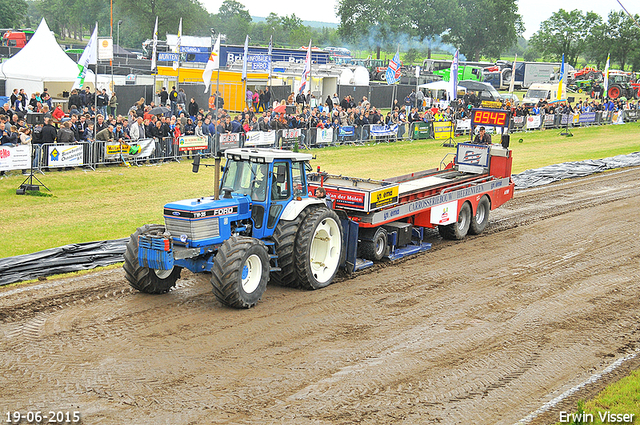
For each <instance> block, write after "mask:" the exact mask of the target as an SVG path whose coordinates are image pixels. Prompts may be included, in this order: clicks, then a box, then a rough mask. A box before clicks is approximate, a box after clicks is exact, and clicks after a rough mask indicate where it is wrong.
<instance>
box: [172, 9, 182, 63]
mask: <svg viewBox="0 0 640 425" xmlns="http://www.w3.org/2000/svg"><path fill="white" fill-rule="evenodd" d="M181 47H182V18H180V25H178V43H177V44H176V53H178V61H177V62H174V63H173V70H174V71H175V70H176V69H178V66H180V48H181Z"/></svg>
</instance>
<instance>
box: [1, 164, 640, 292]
mask: <svg viewBox="0 0 640 425" xmlns="http://www.w3.org/2000/svg"><path fill="white" fill-rule="evenodd" d="M636 165H640V152H634V153H632V154H629V155H618V156H614V157H611V158H604V159H595V160H587V161H578V162H565V163H563V164H556V165H549V166H547V167H542V168H537V169H535V170H526V171H523V172H522V173H520V174H515V175H514V176H513V180H514V182H515V184H516V189H526V188H529V187H535V186H542V185H545V184H549V183H553V182H555V181H558V180H562V179H568V178H573V177H585V176H588V175H590V174H594V173H599V172H602V171H605V170H610V169H613V168H622V167H632V166H636ZM128 240H129V238H124V239H116V240H111V241H101V242H88V243H81V244H72V245H65V246H61V247H59V248H51V249H47V250H44V251H40V252H36V253H34V254H25V255H19V256H16V257H8V258H1V259H0V286H2V285H7V284H9V283H14V282H20V281H23V280H30V279H36V278H38V277H41V276H51V275H55V274H61V273H70V272H76V271H80V270H89V269H93V268H96V267H102V266H108V265H111V264H115V263H119V262H121V261H124V260H123V258H122V256H123V254H124V252H125V248H126V243H127V241H128Z"/></svg>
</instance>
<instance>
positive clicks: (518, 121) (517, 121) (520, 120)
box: [511, 116, 524, 128]
mask: <svg viewBox="0 0 640 425" xmlns="http://www.w3.org/2000/svg"><path fill="white" fill-rule="evenodd" d="M511 122H513V126H514V127H516V128H520V127H524V117H522V116H520V117H513V118H512V121H511Z"/></svg>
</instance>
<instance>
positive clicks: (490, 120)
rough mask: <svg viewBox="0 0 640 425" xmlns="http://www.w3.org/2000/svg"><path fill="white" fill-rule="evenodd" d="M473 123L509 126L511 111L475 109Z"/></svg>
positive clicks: (476, 124)
mask: <svg viewBox="0 0 640 425" xmlns="http://www.w3.org/2000/svg"><path fill="white" fill-rule="evenodd" d="M471 125H472V126H474V127H476V126H479V125H482V126H489V127H509V111H505V110H502V109H473V110H472V111H471Z"/></svg>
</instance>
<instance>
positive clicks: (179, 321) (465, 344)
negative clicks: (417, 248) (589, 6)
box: [0, 168, 640, 424]
mask: <svg viewBox="0 0 640 425" xmlns="http://www.w3.org/2000/svg"><path fill="white" fill-rule="evenodd" d="M639 180H640V168H634V169H626V170H622V171H614V172H610V173H606V174H603V175H597V176H593V177H590V178H585V179H580V180H574V181H570V182H566V183H560V184H556V185H552V186H549V187H545V188H539V189H534V190H528V191H523V192H516V198H515V199H514V200H512V201H511V202H510V203H508V204H507V205H506V206H504V207H502V208H501V209H499V210H497V211H494V212H492V215H491V223H490V225H489V228H488V229H487V231H486V232H485V234H483V235H480V236H477V237H472V238H467V240H465V241H462V242H457V243H451V242H443V241H441V240H440V239H439V238H438V237H437V236H436V234H435V233H434V234H433V237H432V239H433V240H432V242H433V245H434V248H433V249H432V250H431V251H430V252H426V253H424V254H422V255H419V256H416V257H413V258H411V259H409V260H406V261H404V262H401V263H399V264H398V263H394V264H391V265H381V266H378V267H376V268H374V269H373V270H371V271H369V272H366V273H362V274H360V275H358V276H356V277H354V278H351V279H341V280H340V281H338V282H337V283H336V284H334V285H332V286H330V287H328V288H326V289H323V290H319V291H314V292H307V291H302V290H294V289H286V288H279V287H269V288H268V289H267V292H266V294H265V296H264V298H263V300H262V301H261V302H260V303H259V304H258V305H257V307H256V308H253V309H250V310H246V311H236V310H231V309H228V308H223V307H221V306H220V305H219V304H218V303H217V302H216V300H215V298H214V296H213V294H212V293H211V286H210V284H209V282H208V278H209V276H208V275H193V274H190V273H188V272H183V278H182V279H181V280H180V281H179V285H178V286H179V287H178V289H176V290H175V291H172V292H170V293H169V294H166V295H163V296H149V295H145V294H140V293H137V292H133V291H131V290H130V289H129V287H128V286H127V285H126V282H125V280H124V276H123V273H122V271H121V270H119V269H118V270H107V271H101V272H96V273H92V274H89V275H86V276H83V277H80V278H75V279H65V280H53V281H47V282H40V283H37V284H33V285H30V286H19V287H17V288H16V287H14V288H6V289H4V290H0V335H2V340H1V342H0V349H1V350H2V353H3V354H2V356H0V370H1V371H2V374H1V375H0V376H1V378H0V401H1V402H0V409H2V412H1V413H2V414H3V415H5V416H4V418H5V419H3V420H6V411H13V410H20V411H23V412H26V411H27V410H42V411H48V410H64V411H66V410H71V411H73V410H78V411H80V412H81V415H82V418H83V423H86V424H95V423H100V424H121V423H131V424H134V423H135V424H164V423H166V424H187V423H190V424H203V423H228V424H241V423H247V424H249V423H251V424H263V423H265V424H266V423H278V424H280V423H286V424H312V423H313V424H352V423H371V424H383V423H387V424H418V423H419V424H425V423H442V424H458V423H467V424H468V423H473V424H512V423H514V422H517V421H518V420H520V419H521V418H523V417H525V416H527V414H529V413H530V412H532V411H534V410H536V409H537V408H538V407H540V406H541V405H542V404H543V403H545V402H547V401H549V400H551V399H553V398H554V397H556V396H558V395H559V394H560V393H562V392H563V391H565V390H567V389H568V388H571V387H573V386H575V385H576V384H579V383H581V382H583V381H584V380H585V379H587V378H588V377H589V376H590V375H591V374H593V373H594V372H596V371H600V370H602V369H604V368H605V367H606V366H607V365H610V364H611V363H613V362H614V361H615V360H616V359H618V358H621V357H624V356H625V355H627V354H629V353H632V352H635V350H636V349H637V347H638V342H639V340H640V324H639V321H638V319H639V316H640V311H639V310H638V298H639V296H640V272H639V267H638V262H639V259H640V242H639V234H638V233H639V232H640V215H639V214H638V205H639V204H640V184H638V181H639ZM141 224H142V223H141ZM608 379H609V380H610V379H613V378H608ZM604 382H606V380H604V381H600V382H599V383H598V384H597V385H595V386H592V387H590V388H589V389H588V391H591V392H593V391H595V390H597V388H599V387H600V386H602V385H603V384H604ZM570 402H571V403H573V402H572V401H570ZM567 403H569V402H567ZM574 406H575V404H572V405H567V406H565V408H566V409H567V410H571V409H573V407H574ZM557 420H558V416H557V414H555V413H553V412H552V413H550V414H548V415H547V416H542V417H538V418H537V419H536V420H535V421H534V422H538V423H547V422H554V421H557Z"/></svg>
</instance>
